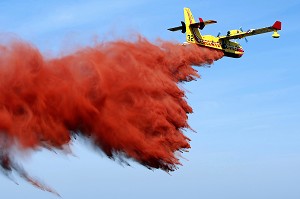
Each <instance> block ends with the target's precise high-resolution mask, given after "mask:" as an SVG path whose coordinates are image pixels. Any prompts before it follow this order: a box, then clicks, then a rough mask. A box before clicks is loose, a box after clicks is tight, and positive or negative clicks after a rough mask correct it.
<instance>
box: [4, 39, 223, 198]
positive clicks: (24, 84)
mask: <svg viewBox="0 0 300 199" xmlns="http://www.w3.org/2000/svg"><path fill="white" fill-rule="evenodd" d="M222 56H223V53H222V52H219V51H215V50H211V49H207V48H203V47H199V46H196V45H185V46H182V45H178V44H174V43H170V42H164V41H159V42H157V44H153V43H151V42H149V41H147V40H146V39H145V38H142V37H139V38H137V39H136V41H131V42H129V41H123V40H118V41H114V42H107V43H101V44H97V45H95V46H93V47H86V48H82V49H78V50H77V51H76V52H74V53H71V54H69V55H67V56H63V57H60V58H54V59H46V58H45V57H43V55H42V54H41V53H40V52H39V50H38V49H36V48H35V47H33V46H32V45H31V44H28V43H26V42H22V41H13V42H10V43H9V44H5V45H1V46H0V164H1V167H2V168H1V171H2V172H3V173H4V174H6V175H7V176H8V177H9V176H10V174H11V172H16V173H17V174H19V176H20V177H22V178H24V179H25V180H27V181H28V182H30V183H32V184H33V185H34V186H37V187H38V188H40V189H42V190H45V191H49V192H52V193H55V194H57V193H56V192H55V191H54V190H53V189H51V188H49V187H47V186H46V185H43V184H42V183H40V182H39V181H37V180H35V179H33V178H32V177H30V176H29V175H28V174H27V173H26V171H25V170H24V169H23V168H22V166H21V165H20V164H19V163H17V162H16V161H15V158H14V156H15V154H16V153H17V151H23V152H24V151H29V152H33V151H35V150H39V149H41V148H46V149H50V150H63V149H64V147H65V146H68V145H70V144H71V143H72V141H73V140H74V139H73V138H74V137H77V136H80V137H84V138H85V139H88V140H89V141H90V142H91V143H92V144H93V145H94V146H95V147H96V148H98V149H100V150H101V151H103V152H104V153H105V154H106V155H107V156H108V157H110V158H112V159H114V158H118V157H121V159H122V160H123V161H126V159H127V158H129V159H132V160H134V161H136V162H138V163H140V164H142V165H144V166H146V167H147V168H150V169H162V170H164V171H173V170H175V169H176V168H177V166H178V165H179V164H180V160H179V157H178V156H176V153H177V152H182V151H186V150H187V149H189V148H190V145H189V141H190V140H189V138H188V137H187V136H186V135H185V134H184V130H185V129H188V128H189V125H188V123H187V119H188V116H187V114H189V113H192V108H191V107H190V106H189V105H188V103H187V101H186V98H185V93H184V91H183V90H181V89H180V88H179V87H178V83H179V82H188V81H191V80H194V79H195V78H198V77H199V75H198V73H197V71H196V70H195V69H193V68H192V66H205V65H209V64H212V63H213V61H215V60H218V59H220V58H221V57H222ZM45 169H46V168H45ZM57 195H58V194H57Z"/></svg>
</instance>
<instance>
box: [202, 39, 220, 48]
mask: <svg viewBox="0 0 300 199" xmlns="http://www.w3.org/2000/svg"><path fill="white" fill-rule="evenodd" d="M199 44H201V45H205V46H209V47H214V48H222V47H221V44H220V43H219V42H213V41H208V40H203V39H200V40H199Z"/></svg>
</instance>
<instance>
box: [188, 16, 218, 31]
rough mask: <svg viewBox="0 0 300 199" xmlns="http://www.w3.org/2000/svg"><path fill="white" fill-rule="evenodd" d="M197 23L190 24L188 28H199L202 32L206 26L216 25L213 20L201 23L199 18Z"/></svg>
mask: <svg viewBox="0 0 300 199" xmlns="http://www.w3.org/2000/svg"><path fill="white" fill-rule="evenodd" d="M199 21H200V22H198V23H192V24H191V25H190V26H191V27H192V28H199V29H200V30H202V29H203V28H204V27H205V26H206V25H208V24H213V23H217V21H215V20H206V21H203V19H202V18H199Z"/></svg>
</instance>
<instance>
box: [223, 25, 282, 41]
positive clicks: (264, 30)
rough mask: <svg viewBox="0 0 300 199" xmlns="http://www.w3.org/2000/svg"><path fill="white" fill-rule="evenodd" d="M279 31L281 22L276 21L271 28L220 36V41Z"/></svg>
mask: <svg viewBox="0 0 300 199" xmlns="http://www.w3.org/2000/svg"><path fill="white" fill-rule="evenodd" d="M277 30H281V22H280V21H276V22H275V23H274V24H273V26H269V27H265V28H259V29H250V30H248V31H247V32H240V33H237V34H234V35H228V36H221V37H220V39H222V40H230V39H242V38H244V37H248V36H252V35H258V34H263V33H266V32H272V31H277Z"/></svg>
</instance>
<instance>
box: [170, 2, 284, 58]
mask: <svg viewBox="0 0 300 199" xmlns="http://www.w3.org/2000/svg"><path fill="white" fill-rule="evenodd" d="M184 20H185V21H184V22H183V21H181V26H177V27H174V28H169V29H168V30H170V31H178V30H181V32H182V33H185V34H186V42H185V43H184V44H196V45H198V46H204V47H208V48H212V49H216V50H220V51H222V52H224V56H227V57H232V58H240V57H242V55H243V54H244V50H243V48H242V46H241V45H240V44H239V43H237V42H235V41H231V40H232V39H243V38H245V40H246V41H247V39H246V37H248V36H253V35H258V34H263V33H267V32H273V34H272V37H273V38H279V37H280V35H279V33H278V30H281V22H280V21H276V22H275V23H274V24H273V25H272V26H269V27H264V28H258V29H250V30H248V31H243V30H242V28H240V29H237V30H229V31H228V32H227V34H226V35H224V36H221V35H220V33H219V34H218V35H217V36H216V37H215V36H212V35H201V33H200V31H199V29H200V30H202V29H203V28H204V27H205V26H206V25H209V24H214V23H217V21H215V20H207V21H204V20H203V19H202V18H199V22H196V21H195V19H194V17H193V15H192V12H191V10H190V9H189V8H184Z"/></svg>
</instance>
